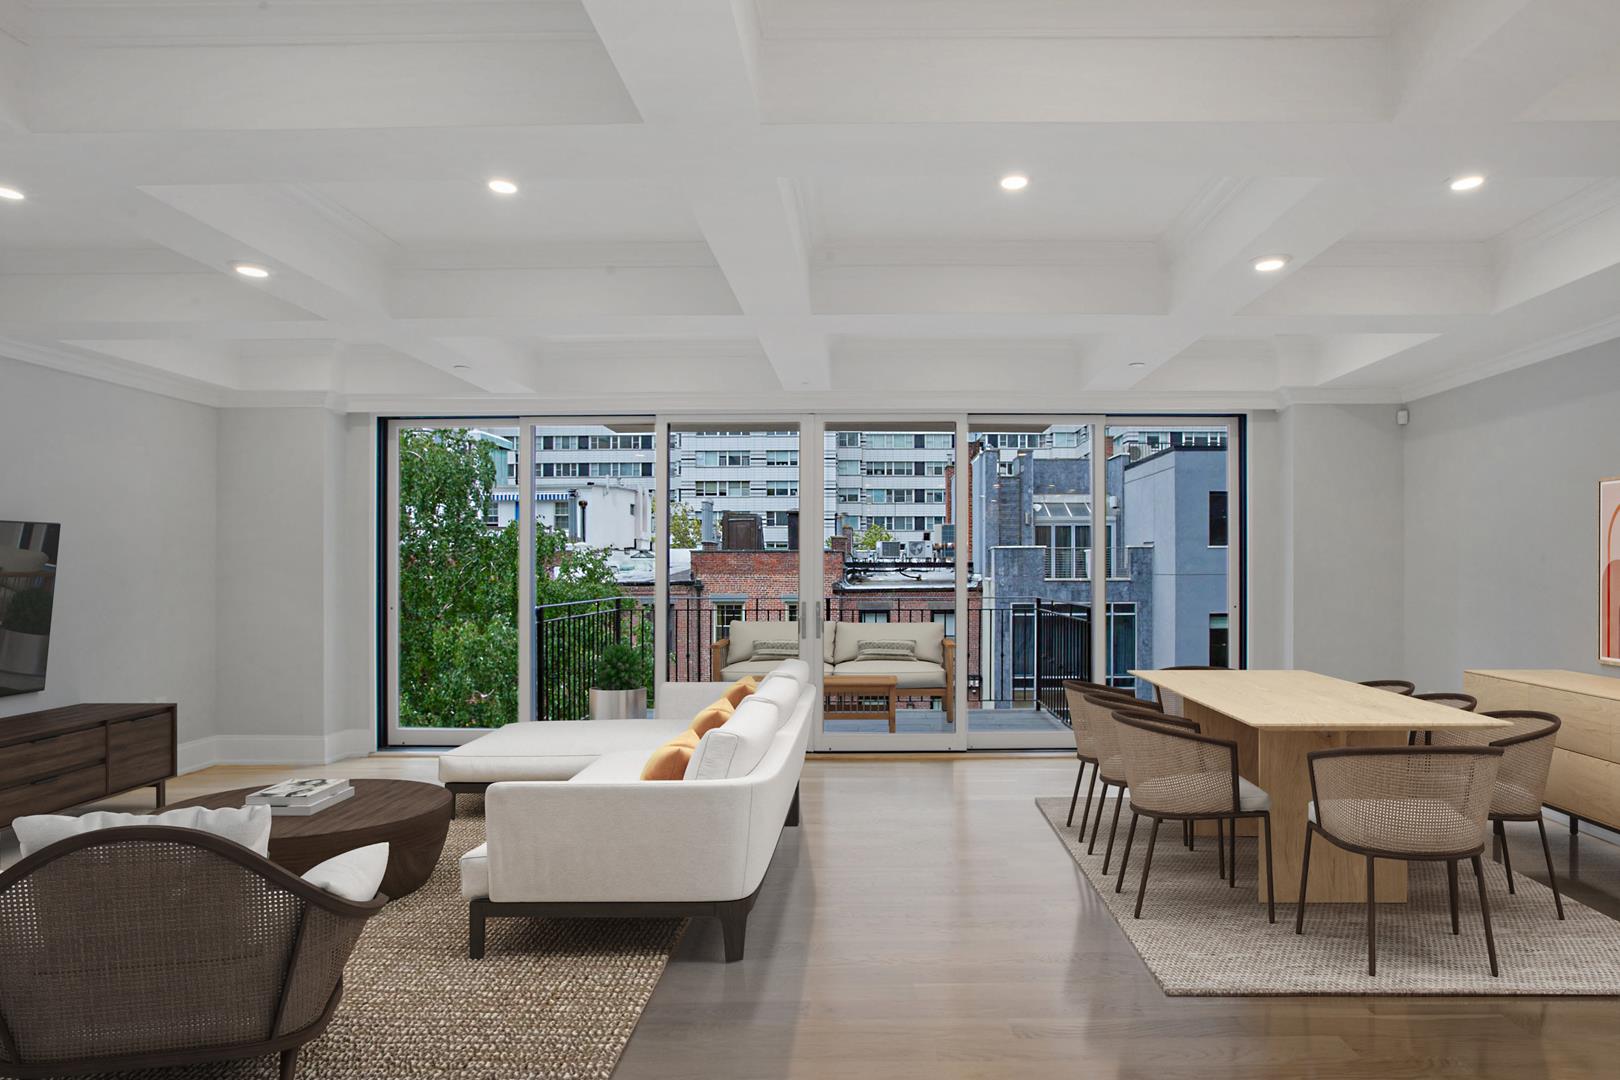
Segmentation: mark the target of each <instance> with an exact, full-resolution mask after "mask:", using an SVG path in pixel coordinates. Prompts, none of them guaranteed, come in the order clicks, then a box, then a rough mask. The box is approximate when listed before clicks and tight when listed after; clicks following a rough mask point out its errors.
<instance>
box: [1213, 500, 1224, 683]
mask: <svg viewBox="0 0 1620 1080" xmlns="http://www.w3.org/2000/svg"><path fill="white" fill-rule="evenodd" d="M1209 546H1210V547H1225V546H1226V492H1224V491H1212V492H1210V493H1209ZM1223 666H1224V665H1223Z"/></svg>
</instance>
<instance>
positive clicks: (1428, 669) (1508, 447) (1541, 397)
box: [1405, 341, 1620, 689]
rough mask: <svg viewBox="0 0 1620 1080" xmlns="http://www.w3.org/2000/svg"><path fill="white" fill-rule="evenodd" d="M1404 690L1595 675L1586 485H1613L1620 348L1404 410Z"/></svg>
mask: <svg viewBox="0 0 1620 1080" xmlns="http://www.w3.org/2000/svg"><path fill="white" fill-rule="evenodd" d="M1411 408H1412V422H1411V426H1410V427H1408V428H1407V429H1406V441H1405V473H1406V497H1405V517H1406V575H1405V593H1406V633H1405V638H1406V652H1407V660H1408V669H1409V672H1410V674H1409V677H1410V678H1413V679H1415V680H1416V681H1417V682H1418V683H1419V684H1420V685H1422V686H1425V687H1432V688H1436V689H1444V688H1452V687H1457V686H1460V685H1461V681H1462V672H1463V670H1464V669H1465V668H1470V667H1557V668H1569V669H1572V670H1575V671H1592V672H1605V673H1607V674H1611V675H1613V674H1617V672H1616V671H1615V669H1613V668H1603V667H1601V666H1600V665H1599V664H1598V663H1597V640H1598V631H1597V599H1596V596H1595V595H1594V592H1593V589H1594V588H1595V586H1596V583H1597V574H1598V570H1597V482H1598V480H1599V479H1601V478H1603V477H1608V476H1620V341H1611V342H1608V343H1606V344H1603V345H1597V346H1594V347H1592V348H1590V349H1584V350H1582V351H1580V352H1576V353H1572V354H1570V355H1568V356H1564V357H1560V358H1558V359H1556V360H1550V361H1547V362H1545V363H1541V364H1537V365H1535V366H1533V367H1528V368H1522V369H1520V370H1518V371H1514V372H1510V373H1508V374H1505V375H1499V376H1497V377H1495V378H1492V379H1487V380H1485V381H1482V382H1478V383H1474V384H1472V385H1470V386H1465V387H1462V388H1460V389H1457V390H1452V391H1449V392H1447V393H1444V394H1439V395H1436V396H1434V397H1430V398H1425V399H1423V400H1422V401H1418V402H1415V403H1414V404H1413V405H1412V407H1411Z"/></svg>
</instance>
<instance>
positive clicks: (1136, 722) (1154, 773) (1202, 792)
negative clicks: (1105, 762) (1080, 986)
mask: <svg viewBox="0 0 1620 1080" xmlns="http://www.w3.org/2000/svg"><path fill="white" fill-rule="evenodd" d="M1114 720H1115V723H1116V724H1117V725H1118V731H1119V743H1120V749H1121V751H1122V752H1123V754H1124V759H1125V777H1126V780H1127V781H1128V782H1129V783H1130V792H1131V826H1130V828H1129V829H1128V830H1126V833H1125V851H1124V853H1123V854H1122V855H1121V856H1120V859H1119V879H1118V880H1117V881H1115V882H1114V891H1115V892H1119V891H1121V887H1122V885H1123V884H1124V881H1125V867H1126V865H1127V864H1129V862H1130V861H1131V844H1132V842H1133V841H1134V840H1135V838H1136V823H1137V822H1138V821H1139V820H1140V819H1141V818H1143V817H1149V818H1152V819H1153V827H1152V829H1151V830H1150V831H1149V833H1148V846H1147V854H1146V855H1145V856H1144V857H1143V859H1142V880H1141V882H1140V884H1138V885H1137V890H1136V913H1135V917H1136V918H1138V919H1140V918H1141V917H1142V901H1143V899H1144V898H1145V897H1146V896H1147V881H1148V872H1149V871H1150V870H1152V869H1153V846H1154V842H1155V841H1156V840H1157V839H1158V836H1159V822H1160V821H1162V820H1163V819H1165V818H1170V819H1172V820H1176V821H1182V822H1185V823H1188V824H1191V823H1192V822H1195V821H1209V820H1211V819H1213V820H1214V821H1216V822H1219V823H1222V824H1223V825H1224V823H1226V822H1228V821H1230V822H1231V827H1230V829H1228V830H1226V831H1227V832H1229V833H1230V834H1231V837H1232V848H1231V850H1230V852H1228V853H1227V854H1226V855H1225V856H1223V858H1224V861H1225V863H1226V866H1227V867H1229V868H1230V876H1229V877H1228V884H1229V885H1230V886H1231V887H1233V888H1235V887H1236V886H1237V823H1238V819H1239V818H1259V819H1260V821H1261V825H1262V830H1263V832H1264V836H1265V850H1266V918H1267V920H1269V921H1270V922H1276V921H1277V902H1276V892H1275V886H1274V884H1273V882H1272V876H1273V875H1272V873H1271V867H1272V862H1271V799H1270V797H1269V796H1267V794H1266V793H1265V792H1264V791H1262V790H1261V789H1259V788H1257V787H1255V786H1254V785H1253V784H1251V783H1249V782H1248V781H1247V780H1244V779H1243V778H1242V777H1241V776H1239V775H1238V751H1237V743H1235V742H1233V741H1232V740H1230V739H1216V738H1212V737H1210V736H1208V735H1201V734H1198V733H1197V732H1196V731H1187V730H1185V729H1182V728H1180V727H1178V726H1172V725H1170V724H1167V723H1165V722H1164V720H1163V719H1159V718H1155V717H1154V716H1153V714H1151V713H1144V712H1142V711H1141V710H1131V711H1120V712H1116V713H1115V714H1114ZM1181 723H1185V721H1182V722H1181ZM1225 846H1226V845H1225V844H1224V843H1217V844H1216V847H1217V849H1224V848H1225ZM1223 876H1225V875H1223Z"/></svg>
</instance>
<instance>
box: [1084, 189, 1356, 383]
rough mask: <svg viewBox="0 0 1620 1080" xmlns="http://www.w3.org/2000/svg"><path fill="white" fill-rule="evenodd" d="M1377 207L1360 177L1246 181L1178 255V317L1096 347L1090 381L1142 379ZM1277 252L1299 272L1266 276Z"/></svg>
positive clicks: (1174, 309) (1088, 367)
mask: <svg viewBox="0 0 1620 1080" xmlns="http://www.w3.org/2000/svg"><path fill="white" fill-rule="evenodd" d="M1377 205H1378V200H1377V198H1376V197H1375V195H1374V192H1373V190H1372V189H1371V188H1369V187H1368V186H1367V185H1364V184H1360V183H1351V182H1346V181H1338V180H1312V179H1304V178H1298V179H1296V178H1287V177H1277V178H1265V179H1258V180H1249V181H1246V182H1244V183H1243V184H1242V185H1241V186H1240V187H1238V188H1237V189H1235V190H1234V191H1233V192H1232V193H1231V194H1230V196H1229V197H1228V198H1227V200H1226V202H1225V203H1224V204H1223V205H1222V206H1221V207H1220V208H1219V209H1218V210H1216V211H1215V212H1214V213H1212V214H1211V215H1210V216H1209V217H1208V219H1207V220H1205V221H1204V222H1203V223H1202V224H1201V225H1200V226H1199V227H1198V228H1197V229H1196V230H1195V231H1194V232H1193V233H1192V234H1191V235H1189V236H1188V237H1186V238H1185V239H1183V240H1181V242H1180V243H1179V244H1177V245H1176V247H1175V249H1174V250H1173V251H1172V253H1171V255H1172V263H1171V296H1172V300H1171V308H1170V312H1169V314H1168V315H1167V316H1165V317H1164V318H1163V319H1159V320H1155V321H1154V322H1152V323H1150V324H1149V325H1148V326H1147V327H1145V328H1144V329H1143V330H1142V331H1141V332H1140V333H1136V334H1121V335H1117V336H1114V337H1111V338H1109V339H1107V340H1105V341H1104V342H1102V343H1101V344H1100V346H1099V347H1098V348H1096V349H1093V350H1090V351H1088V352H1087V354H1086V360H1085V365H1084V367H1085V379H1086V385H1087V387H1088V388H1089V389H1097V390H1117V389H1126V388H1129V387H1132V386H1134V385H1136V384H1137V383H1138V382H1140V381H1141V380H1142V379H1144V378H1146V377H1147V376H1148V375H1149V374H1151V373H1152V372H1153V371H1154V370H1155V369H1156V368H1158V367H1160V366H1161V365H1163V364H1165V363H1166V362H1168V361H1169V360H1171V359H1172V358H1173V357H1175V356H1176V355H1178V354H1179V353H1181V352H1182V351H1184V350H1185V349H1187V348H1189V347H1190V346H1191V345H1193V344H1194V343H1195V342H1197V341H1198V340H1200V339H1201V338H1203V337H1204V336H1206V335H1207V334H1208V333H1210V332H1211V330H1212V328H1213V327H1214V326H1215V325H1216V324H1219V323H1221V322H1224V321H1225V320H1227V319H1229V318H1231V317H1232V316H1234V315H1236V314H1238V313H1240V312H1241V311H1243V310H1244V309H1245V308H1246V307H1248V306H1249V305H1250V304H1252V303H1254V301H1256V300H1257V299H1259V298H1260V297H1261V296H1263V295H1264V294H1265V293H1266V291H1267V290H1268V289H1271V288H1274V287H1275V286H1276V285H1277V284H1278V283H1279V282H1281V281H1283V280H1286V277H1287V275H1288V274H1289V272H1290V270H1297V269H1298V268H1299V267H1301V266H1303V265H1305V264H1308V263H1309V262H1310V261H1311V260H1312V259H1314V258H1316V257H1317V256H1318V255H1319V254H1321V253H1322V252H1323V251H1325V250H1327V249H1328V248H1329V247H1331V246H1332V245H1333V244H1335V243H1337V242H1339V241H1340V240H1342V239H1343V238H1344V237H1345V235H1347V234H1348V233H1349V232H1350V231H1351V230H1352V229H1354V228H1355V227H1356V226H1357V225H1358V224H1360V223H1361V222H1362V221H1364V220H1365V219H1366V218H1367V216H1368V214H1370V213H1371V212H1372V210H1373V209H1374V208H1375V207H1376V206H1377ZM1272 254H1283V255H1287V256H1289V257H1290V258H1291V260H1292V262H1291V265H1290V269H1289V270H1284V271H1282V272H1281V273H1279V274H1261V273H1258V272H1256V271H1255V269H1254V266H1253V263H1254V260H1255V259H1256V258H1258V257H1260V256H1262V255H1272Z"/></svg>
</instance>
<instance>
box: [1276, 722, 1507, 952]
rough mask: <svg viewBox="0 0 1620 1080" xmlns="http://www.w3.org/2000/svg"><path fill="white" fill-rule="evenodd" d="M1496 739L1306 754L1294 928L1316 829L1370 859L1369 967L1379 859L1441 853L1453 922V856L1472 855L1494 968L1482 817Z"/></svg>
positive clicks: (1435, 858) (1298, 924) (1498, 759)
mask: <svg viewBox="0 0 1620 1080" xmlns="http://www.w3.org/2000/svg"><path fill="white" fill-rule="evenodd" d="M1502 756H1503V754H1502V750H1501V749H1500V748H1499V747H1494V746H1372V747H1341V748H1339V749H1334V750H1317V751H1315V752H1314V753H1311V754H1309V755H1307V757H1306V762H1307V763H1308V765H1309V768H1310V774H1311V804H1310V806H1309V807H1308V808H1307V809H1306V823H1305V856H1304V859H1303V861H1302V863H1301V866H1300V874H1299V909H1298V911H1297V912H1296V913H1295V915H1294V933H1296V934H1303V933H1304V932H1305V897H1306V893H1307V889H1308V888H1309V883H1310V876H1311V838H1312V837H1314V836H1315V835H1316V834H1318V833H1320V834H1321V835H1322V837H1323V838H1324V839H1326V840H1327V841H1329V842H1330V843H1332V844H1334V845H1335V846H1337V847H1340V848H1342V849H1344V850H1345V851H1348V852H1350V853H1352V854H1355V855H1361V856H1362V857H1364V858H1365V859H1366V860H1367V871H1366V872H1367V974H1368V975H1377V974H1378V937H1377V918H1378V903H1377V900H1376V896H1375V888H1374V878H1373V866H1374V863H1375V861H1376V860H1378V859H1400V860H1403V861H1406V862H1444V863H1445V864H1446V883H1447V886H1448V892H1449V894H1450V899H1451V932H1452V933H1453V934H1456V933H1458V932H1459V930H1458V926H1457V863H1458V861H1459V860H1462V859H1468V860H1469V861H1470V862H1472V863H1473V866H1474V877H1475V879H1476V880H1477V882H1478V883H1479V911H1480V917H1481V918H1482V919H1483V920H1484V923H1485V949H1486V952H1487V953H1488V954H1489V956H1490V960H1491V975H1492V976H1495V975H1496V974H1497V969H1496V939H1495V938H1494V937H1493V936H1492V935H1491V908H1490V901H1489V900H1488V899H1486V896H1485V870H1484V868H1483V867H1482V866H1481V865H1480V858H1479V856H1480V852H1482V851H1484V850H1485V821H1486V818H1487V816H1488V815H1489V813H1490V808H1491V792H1492V791H1493V789H1494V788H1495V786H1496V778H1497V772H1498V769H1499V768H1500V766H1501V764H1502Z"/></svg>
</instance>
